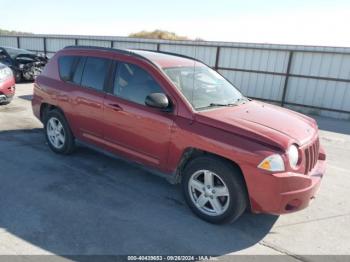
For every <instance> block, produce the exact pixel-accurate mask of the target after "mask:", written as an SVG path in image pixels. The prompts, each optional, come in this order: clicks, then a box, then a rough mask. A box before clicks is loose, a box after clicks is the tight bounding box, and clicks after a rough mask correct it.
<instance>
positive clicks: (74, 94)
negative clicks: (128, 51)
mask: <svg viewBox="0 0 350 262" xmlns="http://www.w3.org/2000/svg"><path fill="white" fill-rule="evenodd" d="M64 59H67V60H69V59H71V58H70V57H69V56H68V57H61V58H60V60H59V63H60V64H63V63H65V60H64ZM111 62H112V60H110V59H107V58H103V57H92V56H78V57H75V60H74V61H73V62H72V61H71V63H73V65H72V67H73V68H74V69H73V70H72V72H71V75H69V76H68V77H67V79H64V80H65V81H66V85H68V90H69V94H67V98H66V99H64V98H63V99H62V98H61V99H60V100H61V101H62V100H63V101H65V100H66V101H67V106H64V108H69V116H70V117H69V118H70V125H71V127H72V129H73V131H74V134H75V136H76V137H77V138H79V139H82V140H86V141H88V142H93V143H95V144H96V143H97V144H99V142H100V141H101V139H103V128H102V125H103V110H104V109H103V100H104V96H105V92H104V87H105V83H106V79H107V77H108V73H109V69H110V65H111ZM67 63H68V61H67ZM62 77H63V78H64V76H62V75H61V78H62Z"/></svg>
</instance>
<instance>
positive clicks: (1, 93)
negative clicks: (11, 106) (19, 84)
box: [0, 63, 15, 105]
mask: <svg viewBox="0 0 350 262" xmlns="http://www.w3.org/2000/svg"><path fill="white" fill-rule="evenodd" d="M14 95H15V79H14V77H13V74H12V70H11V69H10V68H9V67H7V66H5V65H3V64H1V63H0V105H1V104H7V103H10V102H11V100H12V98H13V96H14Z"/></svg>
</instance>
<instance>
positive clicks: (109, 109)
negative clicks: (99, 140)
mask: <svg viewBox="0 0 350 262" xmlns="http://www.w3.org/2000/svg"><path fill="white" fill-rule="evenodd" d="M113 86H114V88H113V91H112V94H107V95H106V97H105V100H104V121H105V124H104V137H105V141H106V142H107V143H108V146H109V148H110V149H111V150H114V151H117V152H119V153H122V154H124V155H126V156H127V157H130V158H132V159H133V160H135V161H137V162H141V163H143V164H148V165H151V166H154V167H160V166H162V165H164V164H165V161H166V159H167V158H166V157H167V155H168V149H169V142H170V134H171V129H172V126H173V118H174V115H173V114H172V113H169V112H162V111H160V110H158V109H155V108H150V107H148V106H146V105H145V99H146V96H147V95H148V94H150V93H159V92H163V90H162V88H161V87H160V85H159V84H158V83H157V82H156V81H155V80H154V78H153V77H152V76H151V75H150V74H149V73H148V72H147V71H146V70H145V69H143V68H141V67H139V66H137V65H134V64H130V63H118V65H117V70H116V76H115V79H114V84H113Z"/></svg>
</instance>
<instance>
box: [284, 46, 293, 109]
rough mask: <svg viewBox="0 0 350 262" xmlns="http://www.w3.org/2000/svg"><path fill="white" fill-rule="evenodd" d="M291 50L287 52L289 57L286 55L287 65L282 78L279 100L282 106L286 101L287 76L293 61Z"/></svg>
mask: <svg viewBox="0 0 350 262" xmlns="http://www.w3.org/2000/svg"><path fill="white" fill-rule="evenodd" d="M293 54H294V52H293V51H290V52H289V57H288V65H287V72H286V76H285V80H284V86H283V93H282V100H281V106H284V105H285V103H286V95H287V89H288V81H289V76H290V68H291V65H292V62H293Z"/></svg>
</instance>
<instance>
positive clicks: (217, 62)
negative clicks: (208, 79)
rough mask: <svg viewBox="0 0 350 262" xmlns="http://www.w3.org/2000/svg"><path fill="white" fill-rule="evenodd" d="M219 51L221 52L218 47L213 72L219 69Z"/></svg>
mask: <svg viewBox="0 0 350 262" xmlns="http://www.w3.org/2000/svg"><path fill="white" fill-rule="evenodd" d="M220 50H221V47H220V46H218V47H217V48H216V56H215V70H216V71H218V68H219V59H220Z"/></svg>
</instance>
